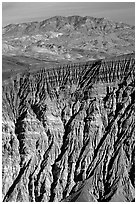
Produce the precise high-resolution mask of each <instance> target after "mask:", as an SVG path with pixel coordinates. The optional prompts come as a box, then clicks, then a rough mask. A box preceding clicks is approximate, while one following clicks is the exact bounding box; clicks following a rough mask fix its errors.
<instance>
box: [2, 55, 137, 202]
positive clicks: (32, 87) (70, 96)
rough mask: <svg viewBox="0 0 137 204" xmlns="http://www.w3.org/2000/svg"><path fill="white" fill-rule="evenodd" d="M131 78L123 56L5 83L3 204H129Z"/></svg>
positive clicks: (131, 66)
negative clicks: (61, 203) (65, 203)
mask: <svg viewBox="0 0 137 204" xmlns="http://www.w3.org/2000/svg"><path fill="white" fill-rule="evenodd" d="M134 71H135V58H134V55H124V56H121V57H116V58H112V59H107V60H99V61H93V62H85V63H74V64H68V65H64V66H63V65H62V66H60V67H56V68H54V69H49V70H47V69H42V70H41V71H39V72H35V73H34V74H30V73H27V74H18V75H17V76H15V77H14V78H12V80H9V81H6V82H4V83H5V84H4V83H3V95H2V97H3V108H2V111H3V123H2V128H3V129H2V130H3V137H2V140H3V141H2V142H3V143H2V144H3V146H2V151H3V156H2V162H3V165H2V167H3V187H2V192H3V201H5V202H8V201H9V202H12V201H14V202H17V201H18V202H29V201H30V202H46V201H51V202H52V201H69V202H70V201H77V202H78V201H81V202H82V201H83V202H84V201H90V202H113V201H119V202H127V201H129V202H132V201H134V198H135V194H134V190H135V177H134V175H135V141H134V140H135V137H134V136H135V132H134V131H135V73H134Z"/></svg>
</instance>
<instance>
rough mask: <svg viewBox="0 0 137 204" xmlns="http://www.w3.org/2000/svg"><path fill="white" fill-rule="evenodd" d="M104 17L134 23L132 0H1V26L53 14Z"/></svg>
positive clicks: (43, 18)
mask: <svg viewBox="0 0 137 204" xmlns="http://www.w3.org/2000/svg"><path fill="white" fill-rule="evenodd" d="M57 15H60V16H71V15H80V16H93V17H101V18H102V17H105V18H107V19H109V20H113V21H116V22H124V23H127V24H130V25H135V3H134V2H3V3H2V26H6V25H8V24H11V23H21V22H30V21H41V20H45V19H47V18H50V17H53V16H57Z"/></svg>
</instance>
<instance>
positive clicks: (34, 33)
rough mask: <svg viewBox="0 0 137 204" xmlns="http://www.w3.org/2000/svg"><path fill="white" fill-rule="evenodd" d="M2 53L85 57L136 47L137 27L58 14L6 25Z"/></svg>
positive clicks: (58, 58)
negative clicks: (40, 19)
mask: <svg viewBox="0 0 137 204" xmlns="http://www.w3.org/2000/svg"><path fill="white" fill-rule="evenodd" d="M2 37H3V46H2V48H3V49H2V50H3V54H5V55H13V54H14V55H23V56H24V55H25V56H32V57H35V58H38V59H45V60H52V61H61V60H63V61H85V60H92V59H100V58H106V57H110V56H117V55H120V54H128V53H131V52H134V50H135V27H134V26H130V25H127V24H124V23H117V22H113V21H110V20H107V19H105V18H94V17H90V16H85V17H81V16H69V17H62V16H55V17H52V18H50V19H46V20H44V21H41V22H30V23H21V24H10V25H7V26H6V27H4V28H3V36H2Z"/></svg>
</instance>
